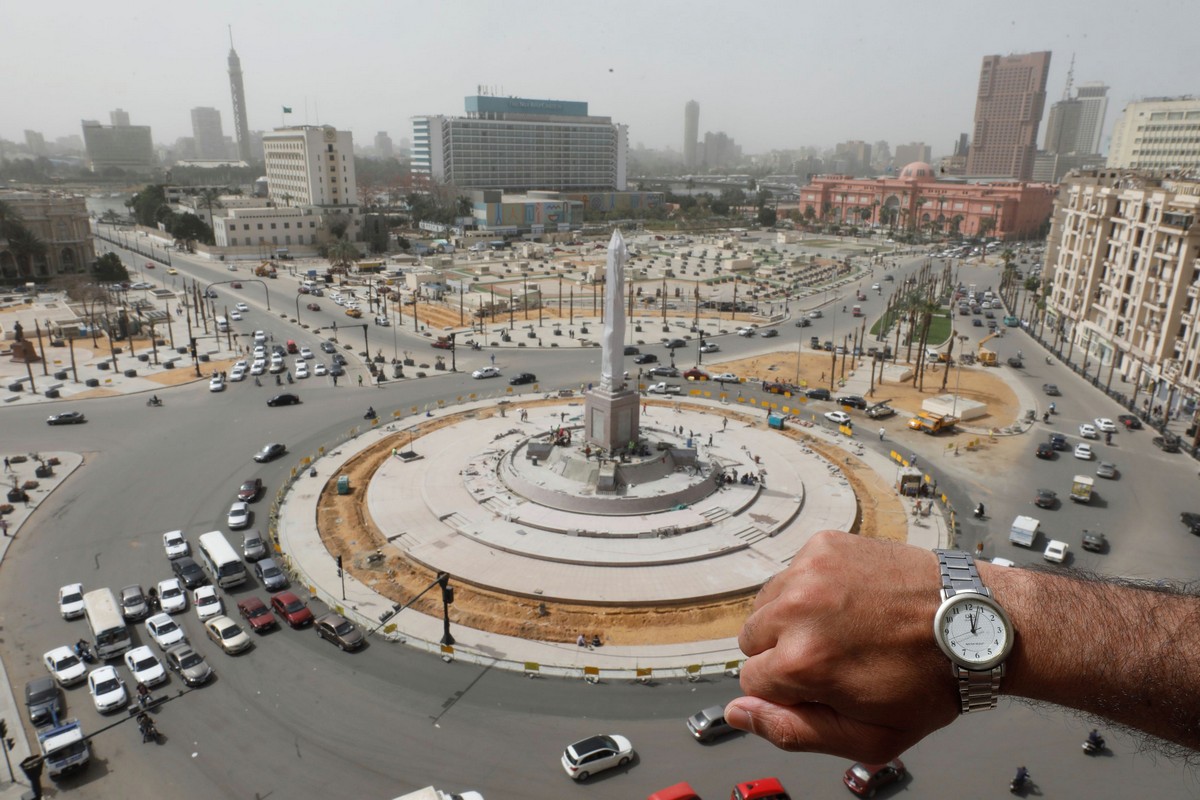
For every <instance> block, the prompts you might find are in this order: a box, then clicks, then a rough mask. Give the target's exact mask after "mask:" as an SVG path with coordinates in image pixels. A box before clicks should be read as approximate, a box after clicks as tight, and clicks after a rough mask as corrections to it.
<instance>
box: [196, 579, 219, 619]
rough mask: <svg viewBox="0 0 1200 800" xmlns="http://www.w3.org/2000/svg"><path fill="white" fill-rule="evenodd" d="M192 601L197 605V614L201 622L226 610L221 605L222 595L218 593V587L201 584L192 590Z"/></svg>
mask: <svg viewBox="0 0 1200 800" xmlns="http://www.w3.org/2000/svg"><path fill="white" fill-rule="evenodd" d="M192 603H193V604H194V605H195V606H196V616H197V617H198V618H199V619H200V621H201V622H203V621H204V620H206V619H208V618H209V617H215V616H217V615H218V614H221V613H222V612H223V611H224V610H225V608H224V607H223V606H222V605H221V595H219V594H217V590H216V588H215V587H212V586H201V587H200V588H198V589H196V591H194V592H192Z"/></svg>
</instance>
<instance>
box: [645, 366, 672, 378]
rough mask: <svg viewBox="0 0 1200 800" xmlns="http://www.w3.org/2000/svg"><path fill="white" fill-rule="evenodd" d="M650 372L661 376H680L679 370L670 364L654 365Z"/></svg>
mask: <svg viewBox="0 0 1200 800" xmlns="http://www.w3.org/2000/svg"><path fill="white" fill-rule="evenodd" d="M650 374H651V375H655V376H657V377H659V378H678V377H679V370H678V369H676V368H675V367H668V366H662V367H654V368H652V369H651V370H650Z"/></svg>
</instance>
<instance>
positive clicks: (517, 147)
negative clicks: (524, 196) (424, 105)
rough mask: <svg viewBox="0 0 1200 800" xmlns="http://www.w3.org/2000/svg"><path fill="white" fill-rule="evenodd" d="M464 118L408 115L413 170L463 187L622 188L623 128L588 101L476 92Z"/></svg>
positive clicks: (468, 101) (516, 189) (421, 176)
mask: <svg viewBox="0 0 1200 800" xmlns="http://www.w3.org/2000/svg"><path fill="white" fill-rule="evenodd" d="M466 114H467V115H466V116H465V117H444V116H425V117H414V118H413V155H412V173H413V176H414V177H416V178H419V179H425V180H431V181H436V182H438V183H452V184H454V185H455V186H458V187H460V188H464V189H500V190H502V191H508V192H521V191H526V190H530V189H543V190H552V191H562V192H583V191H603V190H609V191H611V190H613V189H616V190H617V191H625V183H626V181H625V174H626V159H627V157H628V131H627V128H626V126H624V125H617V124H614V123H613V121H612V120H611V119H610V118H609V117H593V116H589V115H588V106H587V103H582V102H573V101H565V100H533V99H529V98H524V97H493V96H490V95H475V96H471V97H467V98H466Z"/></svg>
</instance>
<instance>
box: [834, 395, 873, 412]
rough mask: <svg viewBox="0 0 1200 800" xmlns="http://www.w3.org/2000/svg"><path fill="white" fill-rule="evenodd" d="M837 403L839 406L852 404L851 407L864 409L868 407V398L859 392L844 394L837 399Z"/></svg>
mask: <svg viewBox="0 0 1200 800" xmlns="http://www.w3.org/2000/svg"><path fill="white" fill-rule="evenodd" d="M837 403H838V405H839V406H850V407H851V408H857V409H858V410H859V411H864V410H865V409H866V407H867V400H866V398H864V397H862V396H861V395H857V394H846V395H842V396H841V397H839V398H838V399H837Z"/></svg>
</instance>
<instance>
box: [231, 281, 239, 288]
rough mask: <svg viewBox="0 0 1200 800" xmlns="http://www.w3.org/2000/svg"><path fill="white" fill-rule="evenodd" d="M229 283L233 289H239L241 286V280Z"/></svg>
mask: <svg viewBox="0 0 1200 800" xmlns="http://www.w3.org/2000/svg"><path fill="white" fill-rule="evenodd" d="M229 285H230V286H232V287H233V288H235V289H240V288H242V282H241V281H234V282H233V283H231V284H229Z"/></svg>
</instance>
